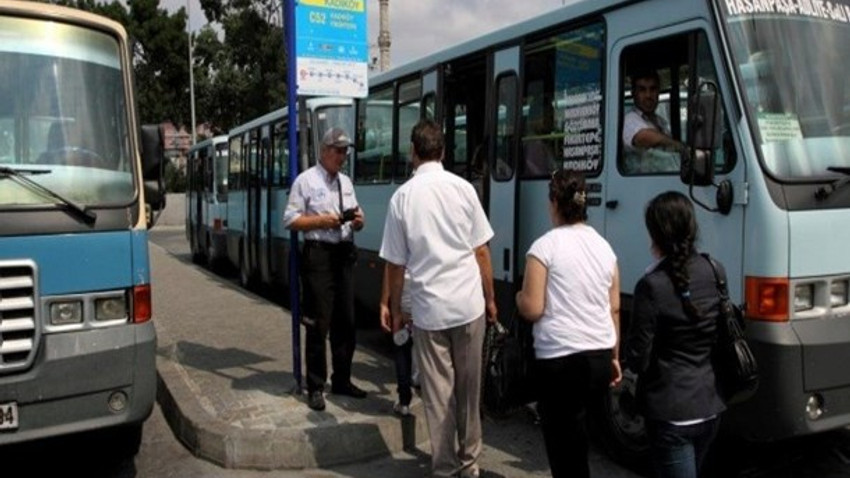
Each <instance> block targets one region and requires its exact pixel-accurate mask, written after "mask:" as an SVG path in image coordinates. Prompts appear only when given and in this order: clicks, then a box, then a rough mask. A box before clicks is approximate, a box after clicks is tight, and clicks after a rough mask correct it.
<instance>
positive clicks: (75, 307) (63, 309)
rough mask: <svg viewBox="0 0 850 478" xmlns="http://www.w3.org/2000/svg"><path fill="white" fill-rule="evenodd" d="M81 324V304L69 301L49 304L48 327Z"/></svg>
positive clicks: (76, 301) (78, 301)
mask: <svg viewBox="0 0 850 478" xmlns="http://www.w3.org/2000/svg"><path fill="white" fill-rule="evenodd" d="M81 323H83V302H82V301H81V300H69V301H61V302H53V303H52V304H50V325H69V324H81Z"/></svg>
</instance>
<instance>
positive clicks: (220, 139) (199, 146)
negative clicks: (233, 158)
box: [189, 134, 227, 153]
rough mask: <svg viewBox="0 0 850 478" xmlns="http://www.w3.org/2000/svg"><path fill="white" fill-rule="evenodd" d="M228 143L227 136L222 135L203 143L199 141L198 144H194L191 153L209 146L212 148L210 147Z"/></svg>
mask: <svg viewBox="0 0 850 478" xmlns="http://www.w3.org/2000/svg"><path fill="white" fill-rule="evenodd" d="M226 142H227V135H226V134H220V135H218V136H213V137H212V138H206V139H204V140H203V141H198V142H197V143H195V144H193V145H192V147H191V148H189V152H190V153H191V152H192V151H195V150H198V149H203V148H206V147H207V146H210V145H217V144H221V143H226Z"/></svg>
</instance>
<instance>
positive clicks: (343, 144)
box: [322, 128, 351, 148]
mask: <svg viewBox="0 0 850 478" xmlns="http://www.w3.org/2000/svg"><path fill="white" fill-rule="evenodd" d="M322 144H323V145H325V146H333V147H335V148H347V147H349V146H351V138H349V137H348V134H346V132H345V130H343V129H342V128H331V129H329V130H327V131H326V132H325V136H324V137H322Z"/></svg>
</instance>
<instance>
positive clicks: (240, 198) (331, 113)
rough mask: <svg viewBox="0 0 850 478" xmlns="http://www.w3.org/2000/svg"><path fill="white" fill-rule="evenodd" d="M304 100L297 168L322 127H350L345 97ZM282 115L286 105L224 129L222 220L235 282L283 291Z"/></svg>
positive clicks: (285, 181)
mask: <svg viewBox="0 0 850 478" xmlns="http://www.w3.org/2000/svg"><path fill="white" fill-rule="evenodd" d="M305 103H306V110H307V115H306V117H307V125H308V126H307V131H306V132H304V133H305V134H303V135H301V134H300V135H299V138H302V137H306V143H299V147H298V148H299V149H298V150H299V154H301V157H302V158H305V157H306V158H307V161H306V162H304V164H301V165H300V167H301V170H304V169H305V168H306V167H307V166H308V165H312V164H315V162H316V159H317V158H318V154H319V153H318V151H319V144H320V140H321V138H322V135H324V133H325V131H327V130H328V129H330V128H332V127H336V126H339V127H342V128H344V129H346V130H347V131H354V108H353V107H352V105H353V103H352V101H351V100H350V99H344V98H314V99H310V100H306V102H305ZM288 121H289V117H288V108H281V109H278V110H276V111H273V112H271V113H268V114H266V115H264V116H261V117H259V118H256V119H254V120H251V121H249V122H247V123H245V124H243V125H240V126H237V127H235V128H233V129H231V130H230V133H229V134H228V145H229V146H228V150H229V153H228V154H229V155H228V163H229V166H228V179H227V197H226V202H227V216H226V220H225V229H226V232H227V245H226V250H227V256H228V259H229V262H230V264H231V265H232V266H233V267H235V268H236V269H237V270H238V271H239V281H240V283H241V284H242V285H243V286H244V287H247V288H263V287H274V288H275V290H278V291H281V292H282V294H283V295H284V296H288V294H286V293H285V292H283V291H286V290H287V289H286V287H288V284H289V269H288V267H289V266H288V264H289V260H288V258H289V255H288V254H289V252H288V251H289V237H290V236H289V230H287V229H286V228H284V227H283V211H284V209H285V208H286V202H287V199H288V195H289V149H288V147H289V146H288V138H289V136H288V135H289V122H288ZM299 133H302V132H301V131H299ZM299 141H303V139H299ZM304 152H306V155H304V154H303V153H304ZM301 162H303V161H301Z"/></svg>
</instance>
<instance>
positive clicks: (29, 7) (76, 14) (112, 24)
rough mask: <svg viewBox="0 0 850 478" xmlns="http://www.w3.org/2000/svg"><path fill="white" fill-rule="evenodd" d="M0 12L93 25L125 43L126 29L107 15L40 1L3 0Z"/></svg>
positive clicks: (0, 4)
mask: <svg viewBox="0 0 850 478" xmlns="http://www.w3.org/2000/svg"><path fill="white" fill-rule="evenodd" d="M0 14H3V15H6V14H12V15H17V16H21V17H30V18H46V19H49V20H54V21H57V22H63V23H74V24H78V25H83V26H87V27H93V28H97V29H99V30H103V31H106V32H109V33H111V34H114V35H117V36H119V37H120V38H121V41H122V42H123V43H125V44H126V43H127V31H126V30H125V29H124V26H123V25H121V24H120V23H118V22H116V21H114V20H111V19H109V18H107V17H104V16H101V15H97V14H94V13H91V12H87V11H84V10H80V9H77V8H70V7H64V6H60V5H54V4H50V3H41V2H22V1H15V0H8V1H7V0H4V1H2V2H0Z"/></svg>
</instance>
